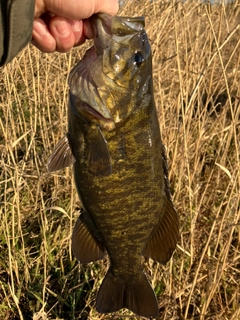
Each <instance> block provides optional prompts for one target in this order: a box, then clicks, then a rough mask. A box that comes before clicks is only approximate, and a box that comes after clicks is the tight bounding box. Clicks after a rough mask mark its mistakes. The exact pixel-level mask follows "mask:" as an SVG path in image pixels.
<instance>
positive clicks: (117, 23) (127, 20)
mask: <svg viewBox="0 0 240 320" xmlns="http://www.w3.org/2000/svg"><path fill="white" fill-rule="evenodd" d="M92 24H93V29H94V30H93V31H94V46H95V48H96V51H97V53H102V52H103V50H105V49H106V48H107V47H108V45H109V42H110V38H111V37H112V36H113V35H116V36H121V37H123V36H127V35H131V34H133V35H134V34H136V32H140V31H142V30H143V29H144V27H145V21H144V17H143V16H139V17H119V16H110V15H108V14H105V13H99V14H96V15H93V16H92Z"/></svg>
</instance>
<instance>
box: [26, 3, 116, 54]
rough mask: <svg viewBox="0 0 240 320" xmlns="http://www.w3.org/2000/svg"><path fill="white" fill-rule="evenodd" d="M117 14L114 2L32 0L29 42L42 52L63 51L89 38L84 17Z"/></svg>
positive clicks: (89, 30)
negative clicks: (30, 37)
mask: <svg viewBox="0 0 240 320" xmlns="http://www.w3.org/2000/svg"><path fill="white" fill-rule="evenodd" d="M117 11H118V0H67V1H66V0H36V3H35V14H34V23H33V33H32V43H33V44H34V45H35V46H36V47H37V48H38V49H40V50H41V51H43V52H54V51H59V52H67V51H69V50H70V49H71V48H72V47H73V46H77V45H80V44H83V43H84V42H85V40H86V39H89V38H93V36H94V34H93V31H92V28H91V24H90V21H89V20H88V18H90V17H91V16H92V15H93V14H95V13H98V12H105V13H108V14H112V15H114V14H116V13H117Z"/></svg>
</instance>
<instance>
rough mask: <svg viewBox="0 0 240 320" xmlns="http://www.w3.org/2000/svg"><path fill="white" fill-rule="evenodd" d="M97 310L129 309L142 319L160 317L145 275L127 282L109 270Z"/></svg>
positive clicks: (98, 298)
mask: <svg viewBox="0 0 240 320" xmlns="http://www.w3.org/2000/svg"><path fill="white" fill-rule="evenodd" d="M96 308H97V311H98V312H100V313H110V312H115V311H118V310H120V309H122V308H127V309H129V310H131V311H132V312H134V313H136V314H137V315H139V316H142V317H147V318H149V317H153V318H156V317H157V316H158V304H157V300H156V296H155V294H154V291H153V290H152V287H151V285H150V283H149V282H148V280H147V277H146V276H145V274H144V273H142V274H140V276H139V277H133V278H132V279H130V280H129V281H126V280H124V279H123V278H121V277H119V278H118V277H116V276H115V275H114V274H113V273H112V271H111V269H110V270H108V272H107V274H106V276H105V278H104V280H103V282H102V285H101V287H100V289H99V292H98V295H97V302H96Z"/></svg>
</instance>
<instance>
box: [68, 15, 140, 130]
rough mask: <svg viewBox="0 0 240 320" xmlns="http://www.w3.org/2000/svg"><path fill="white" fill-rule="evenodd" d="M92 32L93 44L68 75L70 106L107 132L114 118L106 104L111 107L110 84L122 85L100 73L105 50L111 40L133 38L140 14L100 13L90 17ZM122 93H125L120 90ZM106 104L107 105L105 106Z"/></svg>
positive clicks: (109, 48)
mask: <svg viewBox="0 0 240 320" xmlns="http://www.w3.org/2000/svg"><path fill="white" fill-rule="evenodd" d="M91 22H92V25H93V31H94V46H93V47H92V48H90V49H89V50H88V51H87V52H86V54H85V56H84V57H83V59H82V60H81V61H80V62H79V63H78V64H77V65H76V66H75V68H73V69H72V71H71V73H70V75H69V87H70V97H71V100H70V106H71V108H72V110H73V112H74V113H75V114H79V116H81V117H83V118H85V119H86V120H87V121H89V122H90V123H95V124H97V125H99V126H100V128H102V129H105V130H107V131H109V130H112V129H114V128H115V123H116V122H118V118H117V117H116V116H113V115H112V114H111V111H110V110H109V108H108V106H111V107H112V106H114V103H115V102H114V98H113V97H112V96H111V92H110V89H109V88H110V87H111V86H114V88H115V90H118V91H123V90H126V88H124V87H122V86H119V85H117V84H116V83H115V82H114V81H113V79H111V77H109V76H108V75H106V74H104V72H103V67H102V65H103V63H104V62H103V61H102V60H99V58H100V57H101V56H104V52H105V50H111V46H112V45H113V43H114V42H115V41H116V42H121V41H122V40H123V41H124V39H125V38H126V41H127V39H128V40H129V37H130V38H131V37H132V36H133V37H134V36H135V35H136V34H138V33H140V32H141V31H142V30H143V29H144V17H134V18H128V17H118V16H110V15H107V14H104V13H100V14H97V15H93V16H92V18H91ZM122 93H123V94H124V93H125V91H124V92H122ZM107 104H108V106H107Z"/></svg>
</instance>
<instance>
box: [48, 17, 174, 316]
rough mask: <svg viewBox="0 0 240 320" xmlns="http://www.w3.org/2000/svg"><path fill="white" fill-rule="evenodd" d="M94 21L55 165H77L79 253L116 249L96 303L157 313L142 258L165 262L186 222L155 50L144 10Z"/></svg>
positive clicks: (83, 257) (73, 80) (82, 257)
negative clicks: (159, 107) (160, 108)
mask: <svg viewBox="0 0 240 320" xmlns="http://www.w3.org/2000/svg"><path fill="white" fill-rule="evenodd" d="M92 23H93V26H94V28H95V38H94V46H93V47H92V48H90V49H89V50H87V52H86V53H85V56H84V57H83V59H82V60H81V61H80V62H79V63H78V64H77V65H76V66H75V68H73V70H72V71H71V73H70V76H69V87H70V92H69V108H68V133H67V135H66V136H65V137H64V138H62V139H61V140H60V142H59V143H58V144H57V146H56V147H55V149H54V150H53V153H52V155H51V156H50V158H49V161H48V171H49V172H52V171H56V170H59V169H62V168H64V167H66V166H68V165H71V164H73V168H74V179H75V184H76V188H77V191H78V194H79V197H80V199H81V202H82V207H83V209H82V212H81V214H80V216H79V218H78V220H77V222H76V225H75V227H74V231H73V235H72V249H73V253H74V255H75V257H76V258H77V260H78V261H79V262H81V263H88V262H91V261H96V260H98V259H101V258H102V257H103V256H104V255H105V254H106V253H107V254H108V256H109V260H110V267H109V270H108V271H107V274H106V276H105V278H104V279H103V282H102V284H101V287H100V289H99V292H98V295H97V299H96V308H97V311H98V312H100V313H110V312H115V311H118V310H119V309H121V308H128V309H129V310H131V311H133V312H134V313H136V314H137V315H140V316H143V317H157V316H158V304H157V300H156V296H155V294H154V291H153V290H152V288H151V285H150V283H149V281H148V279H147V277H146V275H145V274H144V271H143V266H142V259H143V258H142V257H143V256H145V257H148V258H152V259H153V260H155V261H158V262H160V263H166V262H167V261H168V260H169V259H170V258H171V256H172V253H173V251H174V250H175V248H176V243H177V240H178V237H179V220H178V215H177V212H176V210H175V208H174V206H173V203H172V200H171V195H170V191H169V182H168V168H167V160H166V154H165V148H164V146H163V144H162V141H161V135H160V129H159V122H158V116H157V111H156V106H155V102H154V95H153V82H152V56H151V48H150V44H149V41H148V38H147V35H146V32H145V30H144V18H143V17H136V18H126V17H117V16H115V17H112V16H109V15H106V14H98V15H95V16H93V18H92Z"/></svg>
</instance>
